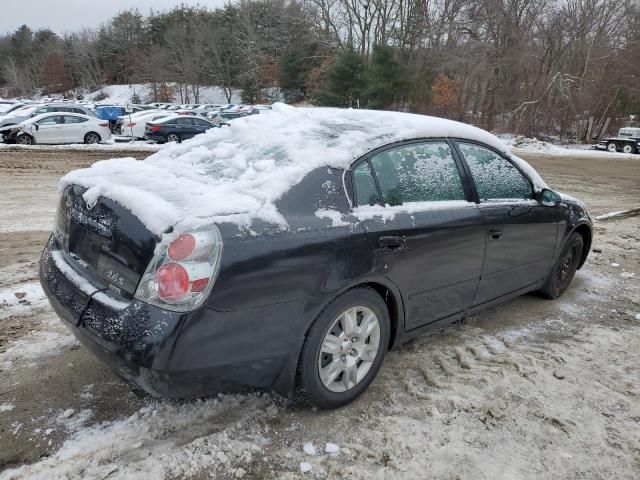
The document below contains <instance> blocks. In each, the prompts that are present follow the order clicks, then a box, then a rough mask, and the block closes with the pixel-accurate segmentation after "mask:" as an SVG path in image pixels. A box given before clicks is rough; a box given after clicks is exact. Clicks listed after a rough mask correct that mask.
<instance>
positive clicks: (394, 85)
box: [367, 45, 404, 108]
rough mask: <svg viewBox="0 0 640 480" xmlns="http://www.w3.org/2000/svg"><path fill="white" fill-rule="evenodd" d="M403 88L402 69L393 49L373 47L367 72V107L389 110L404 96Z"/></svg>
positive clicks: (384, 46) (381, 46)
mask: <svg viewBox="0 0 640 480" xmlns="http://www.w3.org/2000/svg"><path fill="white" fill-rule="evenodd" d="M403 88H404V81H403V79H402V69H401V67H400V64H399V63H398V62H397V60H396V59H395V57H394V51H393V48H391V47H389V46H386V45H376V46H375V47H373V55H372V58H371V65H370V66H369V70H368V72H367V98H368V103H367V106H368V107H369V108H389V107H391V106H392V105H393V103H394V101H395V100H397V99H398V98H399V97H400V96H401V95H402V90H403Z"/></svg>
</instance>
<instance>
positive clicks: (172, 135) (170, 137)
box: [165, 133, 182, 143]
mask: <svg viewBox="0 0 640 480" xmlns="http://www.w3.org/2000/svg"><path fill="white" fill-rule="evenodd" d="M165 140H166V142H167V143H172V142H175V143H181V142H182V139H181V138H180V135H178V134H177V133H169V134H167V136H166V137H165Z"/></svg>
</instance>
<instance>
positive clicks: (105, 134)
mask: <svg viewBox="0 0 640 480" xmlns="http://www.w3.org/2000/svg"><path fill="white" fill-rule="evenodd" d="M110 139H111V132H110V130H109V122H107V121H105V120H99V119H97V118H96V117H90V116H88V115H80V114H77V113H44V114H41V115H38V116H36V117H33V118H30V119H29V120H25V121H24V122H21V123H19V124H18V125H15V126H14V128H12V129H11V130H10V133H9V140H11V141H14V142H15V143H18V144H21V145H34V144H36V143H40V144H62V143H100V142H104V141H107V140H110Z"/></svg>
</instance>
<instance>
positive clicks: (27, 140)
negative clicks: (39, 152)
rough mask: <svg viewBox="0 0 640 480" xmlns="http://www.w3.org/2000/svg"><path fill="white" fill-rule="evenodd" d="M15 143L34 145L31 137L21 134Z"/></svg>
mask: <svg viewBox="0 0 640 480" xmlns="http://www.w3.org/2000/svg"><path fill="white" fill-rule="evenodd" d="M16 143H17V144H19V145H33V144H34V143H36V142H35V141H34V139H33V137H32V136H31V135H29V134H28V133H23V134H22V135H20V136H19V137H18V138H17V139H16Z"/></svg>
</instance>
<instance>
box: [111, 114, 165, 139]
mask: <svg viewBox="0 0 640 480" xmlns="http://www.w3.org/2000/svg"><path fill="white" fill-rule="evenodd" d="M171 115H172V113H171V112H167V111H164V110H145V111H143V112H138V113H135V114H132V115H131V117H129V115H125V116H122V117H119V119H118V124H119V127H118V131H119V132H120V134H121V135H126V136H128V137H131V136H133V137H134V138H144V135H145V129H146V125H147V122H155V121H157V120H160V119H161V118H166V117H168V116H171Z"/></svg>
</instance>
